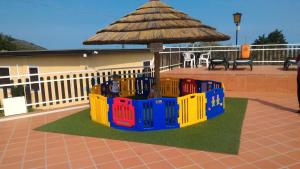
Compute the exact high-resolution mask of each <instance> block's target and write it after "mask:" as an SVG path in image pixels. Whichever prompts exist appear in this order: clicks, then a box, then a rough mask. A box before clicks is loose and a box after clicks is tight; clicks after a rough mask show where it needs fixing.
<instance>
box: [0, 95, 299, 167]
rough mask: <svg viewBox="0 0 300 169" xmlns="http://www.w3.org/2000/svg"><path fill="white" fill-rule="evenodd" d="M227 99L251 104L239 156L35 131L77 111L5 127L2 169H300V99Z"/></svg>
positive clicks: (0, 143)
mask: <svg viewBox="0 0 300 169" xmlns="http://www.w3.org/2000/svg"><path fill="white" fill-rule="evenodd" d="M227 95H228V96H239V97H248V98H249V104H248V108H247V112H246V116H245V120H244V124H243V129H242V136H241V147H240V152H239V155H228V154H220V153H212V152H204V151H195V150H188V149H181V148H174V147H166V146H159V145H149V144H142V143H133V142H126V141H115V140H108V139H101V138H90V137H80V136H70V135H64V134H54V133H44V132H37V131H33V130H32V129H33V128H35V127H38V126H41V125H43V124H46V123H48V122H50V121H53V120H56V119H59V118H61V117H63V116H66V115H69V114H72V113H75V112H77V111H78V110H77V111H70V112H61V113H55V114H49V115H41V116H37V117H30V118H24V119H18V120H12V121H7V122H0V136H1V137H0V168H1V169H8V168H13V169H17V168H22V169H23V168H24V169H26V168H30V169H33V168H48V169H52V168H53V169H60V168H61V169H66V168H72V169H73V168H74V169H76V168H85V169H89V168H103V169H110V168H130V169H139V168H141V169H144V168H148V169H152V168H155V169H157V168H158V169H167V168H182V169H192V168H208V169H214V168H216V169H220V168H238V169H242V168H247V169H251V168H263V169H268V168H270V169H274V168H291V169H293V168H294V169H296V168H300V116H299V115H298V114H296V113H293V112H292V111H296V108H297V102H296V96H293V95H291V96H287V95H282V96H280V95H274V96H272V95H270V94H269V95H264V94H258V93H256V94H255V93H251V94H249V93H233V92H231V93H227ZM220 144H222V143H220Z"/></svg>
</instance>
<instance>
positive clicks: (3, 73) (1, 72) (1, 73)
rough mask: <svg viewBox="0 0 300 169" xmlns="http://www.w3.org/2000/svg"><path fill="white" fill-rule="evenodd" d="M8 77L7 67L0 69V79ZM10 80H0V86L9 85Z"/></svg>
mask: <svg viewBox="0 0 300 169" xmlns="http://www.w3.org/2000/svg"><path fill="white" fill-rule="evenodd" d="M5 76H9V67H0V77H5ZM9 83H10V78H1V79H0V85H3V84H9Z"/></svg>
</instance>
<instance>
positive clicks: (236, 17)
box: [233, 12, 242, 46]
mask: <svg viewBox="0 0 300 169" xmlns="http://www.w3.org/2000/svg"><path fill="white" fill-rule="evenodd" d="M241 18H242V14H241V13H239V12H237V13H234V14H233V21H234V23H235V25H236V34H235V45H236V46H237V45H238V35H239V30H240V23H241Z"/></svg>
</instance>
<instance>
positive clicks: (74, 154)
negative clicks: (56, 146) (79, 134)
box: [68, 150, 90, 161]
mask: <svg viewBox="0 0 300 169" xmlns="http://www.w3.org/2000/svg"><path fill="white" fill-rule="evenodd" d="M89 155H90V154H89V152H88V151H87V150H84V151H78V152H68V156H69V158H70V160H71V161H73V160H77V159H81V158H85V157H89Z"/></svg>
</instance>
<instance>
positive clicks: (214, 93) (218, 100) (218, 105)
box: [206, 88, 225, 119]
mask: <svg viewBox="0 0 300 169" xmlns="http://www.w3.org/2000/svg"><path fill="white" fill-rule="evenodd" d="M206 99H207V103H206V116H207V119H212V118H214V117H216V116H218V115H220V114H223V113H224V105H225V103H224V101H225V98H224V90H223V88H218V89H213V90H210V91H207V92H206Z"/></svg>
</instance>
